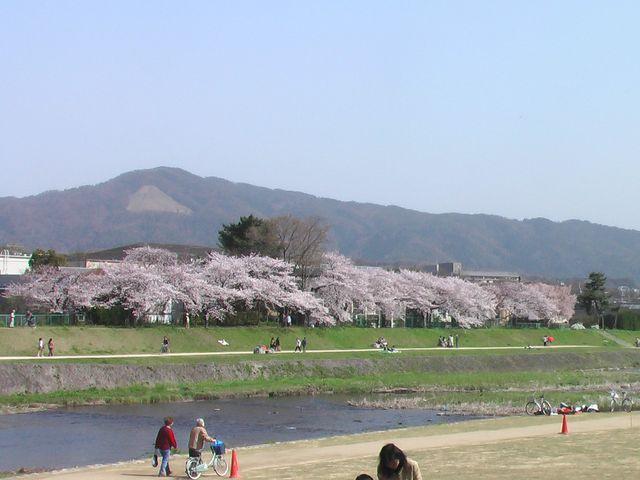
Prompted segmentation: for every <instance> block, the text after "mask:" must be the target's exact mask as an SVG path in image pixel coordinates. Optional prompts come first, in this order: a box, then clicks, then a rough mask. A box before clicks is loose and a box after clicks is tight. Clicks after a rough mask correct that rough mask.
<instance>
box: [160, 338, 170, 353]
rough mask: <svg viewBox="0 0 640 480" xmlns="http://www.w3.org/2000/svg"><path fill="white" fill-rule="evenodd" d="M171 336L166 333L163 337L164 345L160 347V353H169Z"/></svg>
mask: <svg viewBox="0 0 640 480" xmlns="http://www.w3.org/2000/svg"><path fill="white" fill-rule="evenodd" d="M169 351H170V347H169V337H167V336H166V335H165V336H164V337H163V338H162V347H160V353H169Z"/></svg>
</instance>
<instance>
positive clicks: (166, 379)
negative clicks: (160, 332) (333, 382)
mask: <svg viewBox="0 0 640 480" xmlns="http://www.w3.org/2000/svg"><path fill="white" fill-rule="evenodd" d="M639 367H640V352H639V351H635V350H632V349H625V350H614V351H603V352H557V351H556V352H553V353H547V352H539V353H537V352H536V353H531V354H483V355H454V356H408V355H407V356H402V355H385V356H384V357H383V356H381V357H380V358H379V359H339V360H338V359H336V360H330V359H304V358H300V357H295V358H291V359H282V360H280V359H269V360H265V361H260V360H257V359H256V360H247V361H240V362H229V363H226V362H202V363H167V364H155V363H152V364H149V365H140V364H117V363H114V364H99V363H58V362H48V363H27V362H22V363H3V364H0V395H11V394H18V393H50V392H56V391H61V390H84V389H88V388H99V389H112V388H117V387H127V386H132V385H158V384H177V383H185V382H193V381H198V380H212V381H221V382H223V381H233V380H236V381H237V380H251V379H259V378H264V379H269V378H283V377H295V378H301V379H304V378H305V377H317V376H319V375H321V376H326V377H340V378H349V377H351V376H354V377H355V376H362V375H371V374H375V373H383V372H416V373H419V372H440V373H442V374H446V373H448V372H505V371H514V372H515V371H553V370H556V369H576V370H581V369H599V368H639Z"/></svg>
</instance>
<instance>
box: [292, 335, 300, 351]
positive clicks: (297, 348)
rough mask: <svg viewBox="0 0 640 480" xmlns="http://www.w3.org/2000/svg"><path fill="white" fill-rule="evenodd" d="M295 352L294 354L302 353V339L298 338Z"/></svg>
mask: <svg viewBox="0 0 640 480" xmlns="http://www.w3.org/2000/svg"><path fill="white" fill-rule="evenodd" d="M293 351H294V352H301V351H302V340H300V337H298V338H296V348H294V349H293Z"/></svg>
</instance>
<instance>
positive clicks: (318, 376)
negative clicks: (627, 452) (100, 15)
mask: <svg viewBox="0 0 640 480" xmlns="http://www.w3.org/2000/svg"><path fill="white" fill-rule="evenodd" d="M542 356H544V357H545V359H546V360H547V361H549V359H550V358H551V359H553V357H554V356H555V357H560V356H561V358H562V360H563V362H564V361H565V360H566V363H567V364H566V365H564V366H562V362H561V365H560V367H558V368H553V369H551V368H550V369H542V370H541V369H538V370H537V371H536V370H535V369H534V367H535V366H536V363H537V362H540V361H541V360H542V359H543V358H542ZM612 356H614V357H615V359H612V358H611V357H612ZM380 358H381V357H378V362H376V363H372V364H371V368H375V371H374V372H372V373H368V372H366V373H363V371H362V370H363V368H362V365H355V364H353V362H351V363H346V362H340V361H337V360H336V361H334V360H331V361H326V360H325V361H324V362H314V361H313V360H308V359H305V360H304V364H303V363H300V361H298V360H297V359H296V360H295V361H291V362H286V361H285V362H279V363H278V364H277V365H273V368H269V366H268V365H267V366H266V367H265V368H264V369H263V370H260V373H259V374H258V375H253V376H249V377H245V378H242V379H241V378H238V379H232V380H220V379H217V380H207V379H204V380H199V381H198V380H194V381H189V382H175V383H172V384H158V385H131V386H127V387H119V388H113V389H96V388H90V389H84V390H75V391H69V390H64V391H56V392H52V393H46V394H17V395H7V396H2V397H0V404H1V405H5V406H8V407H29V406H35V405H37V404H53V405H79V404H92V403H157V402H167V401H183V400H194V399H213V398H220V397H229V396H253V395H272V396H278V395H297V394H315V393H336V394H348V395H352V396H353V403H354V404H355V405H361V406H373V407H380V408H415V407H419V408H443V409H446V410H449V411H456V412H470V413H486V414H500V413H512V412H521V411H522V408H523V406H524V403H525V401H526V400H527V399H528V398H530V397H531V396H532V395H533V394H534V393H535V394H539V393H544V394H545V396H546V397H547V398H548V399H549V400H551V402H552V403H554V404H555V405H558V404H559V403H560V402H567V403H599V404H601V405H602V404H604V402H605V401H606V400H607V398H608V391H609V389H610V388H612V387H614V388H616V389H619V388H620V387H621V386H623V387H625V388H627V389H629V390H631V391H635V392H639V391H640V370H639V369H638V365H639V364H640V355H638V354H637V352H635V351H633V350H632V351H620V352H618V353H613V352H612V353H611V354H606V353H602V354H597V353H592V354H589V353H585V352H580V353H579V354H578V353H576V354H569V353H563V354H560V353H552V352H543V353H539V354H537V358H534V357H532V362H527V361H524V362H523V361H522V357H520V356H517V357H514V356H513V355H512V356H504V355H503V356H500V355H494V356H478V357H476V356H474V357H466V358H464V357H459V359H456V358H451V359H449V360H447V361H446V362H443V363H442V366H441V367H440V366H439V367H438V369H437V370H438V371H425V365H424V362H419V361H416V362H413V361H411V359H406V361H405V360H404V359H403V360H402V361H398V360H396V359H395V358H392V357H390V356H389V357H385V358H384V360H380ZM604 358H606V359H607V360H606V361H604V360H603V359H604ZM514 359H515V360H518V359H519V362H515V360H514ZM463 361H464V362H465V363H464V368H465V369H468V370H469V371H460V365H458V364H459V363H460V362H463ZM429 362H430V361H429ZM254 364H255V362H249V363H248V364H247V365H246V368H247V369H251V368H254V367H255V365H254ZM551 364H552V363H551V362H549V365H551ZM261 365H263V366H264V365H266V364H261ZM491 365H500V366H501V371H492V370H491V369H490V366H491ZM508 365H513V366H511V367H510V366H508ZM527 365H528V366H527ZM399 366H401V368H400V369H397V367H399ZM488 366H489V367H488ZM587 366H588V367H591V368H585V367H587ZM596 366H597V367H598V368H594V367H596ZM356 367H357V368H356ZM394 389H406V390H411V391H412V393H411V394H410V395H402V394H398V393H391V394H386V395H379V393H380V392H389V391H393V390H394ZM374 393H376V395H372V394H374ZM636 404H638V402H636Z"/></svg>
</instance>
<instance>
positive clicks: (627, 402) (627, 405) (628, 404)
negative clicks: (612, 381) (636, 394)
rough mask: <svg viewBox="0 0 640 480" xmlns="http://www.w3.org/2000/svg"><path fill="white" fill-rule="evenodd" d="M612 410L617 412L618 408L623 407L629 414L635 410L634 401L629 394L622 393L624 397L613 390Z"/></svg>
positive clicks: (611, 393)
mask: <svg viewBox="0 0 640 480" xmlns="http://www.w3.org/2000/svg"><path fill="white" fill-rule="evenodd" d="M610 395H611V410H610V411H612V412H613V411H615V409H616V407H622V410H624V411H625V412H627V413H629V412H630V411H631V409H632V408H633V400H632V399H631V398H629V397H628V396H627V392H626V391H623V392H622V397H621V396H620V394H619V393H618V392H616V391H615V390H611V392H610Z"/></svg>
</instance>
